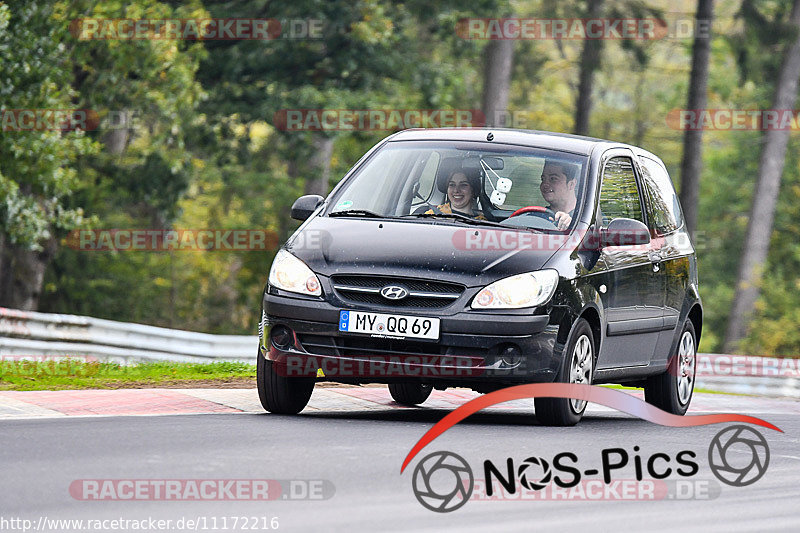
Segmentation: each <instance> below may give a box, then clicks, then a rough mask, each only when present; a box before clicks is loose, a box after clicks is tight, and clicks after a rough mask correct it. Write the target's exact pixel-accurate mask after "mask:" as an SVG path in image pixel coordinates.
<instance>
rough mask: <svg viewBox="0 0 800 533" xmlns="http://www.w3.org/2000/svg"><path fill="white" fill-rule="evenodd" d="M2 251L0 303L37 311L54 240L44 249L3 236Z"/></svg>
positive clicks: (55, 246) (48, 242) (52, 252)
mask: <svg viewBox="0 0 800 533" xmlns="http://www.w3.org/2000/svg"><path fill="white" fill-rule="evenodd" d="M2 244H3V246H2V253H1V254H0V306H2V307H11V308H14V309H22V310H24V311H35V310H36V309H37V307H38V306H39V296H40V295H41V293H42V284H43V283H44V273H45V270H47V266H48V265H49V264H50V261H51V260H52V259H53V256H54V254H55V251H56V248H57V245H56V241H55V239H50V240H48V241H47V242H46V243H44V249H43V250H41V251H34V250H29V249H27V248H25V247H23V246H17V245H15V244H12V243H10V242H8V240H7V239H6V238H4V239H3V243H2Z"/></svg>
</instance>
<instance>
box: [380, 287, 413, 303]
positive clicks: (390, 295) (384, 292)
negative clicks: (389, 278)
mask: <svg viewBox="0 0 800 533" xmlns="http://www.w3.org/2000/svg"><path fill="white" fill-rule="evenodd" d="M381 296H383V297H384V298H386V299H387V300H402V299H403V298H405V297H406V296H408V290H407V289H406V288H405V287H401V286H399V285H387V286H385V287H384V288H382V289H381Z"/></svg>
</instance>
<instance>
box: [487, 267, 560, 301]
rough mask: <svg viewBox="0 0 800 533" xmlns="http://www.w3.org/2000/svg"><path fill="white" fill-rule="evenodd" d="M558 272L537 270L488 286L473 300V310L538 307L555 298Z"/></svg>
mask: <svg viewBox="0 0 800 533" xmlns="http://www.w3.org/2000/svg"><path fill="white" fill-rule="evenodd" d="M556 285H558V272H557V271H555V270H537V271H535V272H526V273H525V274H517V275H516V276H511V277H510V278H505V279H501V280H499V281H495V282H494V283H492V284H490V285H487V286H486V287H484V288H483V289H481V290H480V292H478V294H476V295H475V298H473V300H472V308H473V309H519V308H521V307H536V306H538V305H542V304H545V303H547V302H548V301H549V300H550V298H552V297H553V293H554V292H555V290H556Z"/></svg>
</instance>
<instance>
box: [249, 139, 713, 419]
mask: <svg viewBox="0 0 800 533" xmlns="http://www.w3.org/2000/svg"><path fill="white" fill-rule="evenodd" d="M292 217H293V218H296V219H298V220H303V221H304V223H303V224H302V225H301V226H300V228H299V229H298V230H297V231H296V232H295V233H294V235H292V237H291V238H290V239H289V240H288V241H287V243H286V244H285V245H284V246H283V247H282V248H281V250H280V251H279V252H278V254H277V256H276V257H275V260H274V262H273V264H272V268H271V270H270V274H269V281H268V283H267V285H266V287H265V289H264V294H263V307H262V314H261V327H260V336H261V340H260V347H259V355H258V380H257V381H258V392H259V396H260V399H261V403H262V405H263V406H264V408H265V409H266V410H267V411H271V412H275V413H297V412H299V411H301V410H302V409H303V408H304V407H305V406H306V405H307V403H308V401H309V398H310V396H311V392H312V390H313V388H314V384H315V382H316V381H317V380H326V381H337V382H342V383H353V384H363V383H370V382H372V383H387V384H388V386H389V390H390V393H391V395H392V397H393V398H394V400H395V401H397V402H399V403H401V404H405V405H417V404H420V403H422V402H424V401H425V400H426V399H427V398H428V396H429V395H430V393H431V390H432V389H433V388H436V389H445V388H446V387H470V388H473V389H474V390H477V391H479V392H489V391H493V390H497V389H499V388H503V387H506V386H510V385H515V384H520V383H530V382H553V381H556V382H565V383H585V384H598V383H624V384H626V385H633V386H640V387H644V390H645V399H646V400H647V401H648V402H650V403H651V404H654V405H656V406H658V407H660V408H662V409H664V410H666V411H668V412H670V413H675V414H683V413H685V412H686V410H687V408H688V406H689V403H690V401H691V398H692V392H693V389H694V375H695V364H696V346H697V344H698V341H699V338H700V333H701V328H702V307H701V303H700V296H699V294H698V279H697V264H696V258H695V253H694V248H693V246H692V243H691V240H690V237H689V235H688V233H687V232H686V230H685V226H684V223H683V218H682V214H681V208H680V205H679V203H678V199H677V196H676V194H675V191H674V189H673V186H672V182H671V180H670V177H669V174H668V173H667V170H666V168H665V167H664V164H663V163H662V162H661V160H660V159H659V158H658V157H656V156H655V155H653V154H652V153H650V152H647V151H645V150H642V149H640V148H637V147H634V146H629V145H625V144H620V143H615V142H610V141H604V140H599V139H592V138H586V137H578V136H572V135H563V134H555V133H547V132H536V131H520V130H504V129H493V130H489V129H435V130H422V129H420V130H406V131H402V132H400V133H397V134H394V135H391V136H390V137H388V138H386V139H384V140H383V141H381V142H380V143H378V144H377V145H376V146H375V147H373V148H372V149H371V150H370V151H369V152H368V153H367V154H366V155H364V157H362V158H361V160H360V161H358V163H356V165H355V166H354V167H353V168H352V170H350V172H349V173H348V174H347V175H346V176H345V177H344V179H343V180H342V181H341V182H340V183H339V184H338V185H337V186H336V188H335V189H334V190H333V191H332V192H331V194H330V195H329V196H328V197H327V199H323V198H322V197H320V196H303V197H301V198H299V199H298V200H297V201H296V202H295V204H294V205H293V206H292ZM585 407H586V402H584V401H581V400H574V399H573V400H570V399H557V398H543V399H536V401H535V412H536V416H537V418H538V419H539V420H540V422H542V423H543V424H548V425H571V424H575V423H577V422H578V420H580V418H581V416H582V414H583V412H584V410H585Z"/></svg>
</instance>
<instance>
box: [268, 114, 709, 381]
mask: <svg viewBox="0 0 800 533" xmlns="http://www.w3.org/2000/svg"><path fill="white" fill-rule="evenodd" d="M491 131H492V132H493V133H494V141H493V143H492V144H495V145H497V144H512V145H521V146H533V147H537V148H547V149H554V150H561V151H565V152H570V153H575V154H583V155H587V156H589V165H587V171H586V172H587V178H588V179H585V180H584V183H585V187H584V190H583V191H582V193H581V195H580V196H579V208H580V209H579V212H577V223H576V227H575V228H574V230H573V233H575V232H585V233H587V234H595V233H596V231H597V230H596V229H595V228H598V227H599V219H598V213H597V209H596V205H597V199H598V196H599V190H600V185H601V176H600V170H601V169H602V168H604V164H605V162H606V161H607V160H608V159H609V158H610V157H612V156H614V155H620V154H625V155H628V156H629V157H630V158H631V159H632V161H633V162H634V169H635V172H636V174H637V180H638V179H640V178H641V170H640V168H639V161H638V156H640V155H646V156H648V157H650V158H655V159H656V160H658V158H657V157H655V156H653V154H650V153H648V152H646V151H644V150H641V149H639V148H636V147H632V146H628V145H623V144H619V143H612V142H609V141H602V140H598V139H590V138H585V137H576V136H570V135H561V134H550V133H544V132H525V131H519V130H502V129H499V130H491ZM487 132H488V130H408V131H405V132H400V133H398V134H395V135H393V136H390V137H389V138H387V139H385V140H384V141H382V142H381V143H379V144H378V145H376V146H375V147H373V149H372V150H370V151H369V152H368V153H367V154H365V155H364V157H362V159H361V160H360V161H359V162H358V163H357V164H356V165H355V166H354V167H353V169H352V170H351V171H350V173H348V175H347V176H345V178H344V179H343V180H342V182H340V184H339V185H338V186H337V187H336V188H334V190H333V191H332V193H331V194H330V195H329V197H328V199H329V200H330V199H331V198H335V197H336V193H337V190H338V189H339V187H341V185H342V183H344V182H346V180H347V179H348V177H349V176H350V175H352V173H353V172H355V171H356V170H357V169H358V168H359V166H360V165H362V164H363V163H364V162H365V161H367V160H368V158H369V157H371V156H372V155H373V154H374V153H375V152H376V150H378V149H379V148H380V147H381V146H383V145H384V144H385V143H387V142H402V141H404V140H428V139H433V140H449V141H465V142H466V141H468V142H478V141H484V140H485V138H486V135H487ZM642 202H643V203H644V204H645V205H644V206H643V213H644V216H645V218H646V219H649V217H648V213H649V211H650V206H649V205H647V199H646V197H645V196H643V195H642ZM327 207H328V202H327V201H326V202H325V203H323V204H321V205H320V206H319V207H318V208H317V210H316V211H315V213H314V214H312V215H311V217H310V218H309V219H308V220H307V221H305V222H304V223H303V224H302V225H301V227H300V228H299V229H298V231H297V232H296V233H295V235H294V236H293V237H292V238H290V240H289V241H288V242H287V244H286V246H285V248H286V249H287V250H288V251H289V252H291V253H293V254H294V255H295V256H297V257H298V258H299V259H301V260H302V261H303V262H305V263H306V265H308V267H309V268H311V270H312V271H314V272H315V273H316V274H317V275H318V277H319V279H320V282H321V285H322V290H323V297H322V298H314V297H310V296H302V295H297V294H292V293H287V292H284V291H281V290H279V289H276V288H274V287H270V286H269V285H268V286H267V287H265V291H264V295H263V309H264V310H265V314H266V317H267V320H268V322H269V324H270V325H273V326H274V325H276V324H283V325H286V326H288V327H290V328H292V330H293V331H295V332H297V333H298V334H300V335H303V334H306V335H309V334H313V335H321V336H331V337H337V336H339V335H340V334H339V332H338V312H339V310H340V309H353V310H369V311H375V312H386V311H387V310H388V311H391V310H394V311H395V312H398V313H403V314H411V315H416V316H436V317H439V318H441V320H442V322H441V340H440V342H439V344H441V345H443V346H448V347H449V348H448V349H447V353H457V354H459V355H462V354H464V355H468V354H470V351H477V352H479V353H481V356H482V357H484V359H485V367H484V373H483V375H481V376H480V378H475V379H472V380H467V379H462V380H459V383H454V382H452V381H448V380H445V379H441V380H439V379H438V378H429V379H426V381H430V382H433V383H438V382H439V381H441V383H439V384H444V385H454V384H463V385H472V386H473V387H474V388H476V389H479V390H480V389H481V388H485V389H487V390H490V389H491V388H492V387H493V386H494V385H497V386H500V385H503V384H509V383H515V382H528V381H552V380H553V379H554V377H555V376H556V374H557V372H558V370H559V368H560V365H561V364H562V361H563V358H564V356H563V353H562V351H563V348H564V343H565V342H566V339H567V336H568V334H569V331H570V329H571V327H572V325H573V324H574V323H575V321H576V320H577V319H578V318H579V317H583V318H586V319H587V320H588V321H589V323H590V325H591V326H592V330H593V332H594V336H595V344H596V345H598V346H599V352H598V355H597V361H596V367H597V371H596V373H595V377H594V381H595V383H601V382H620V383H621V382H629V381H638V380H641V379H642V378H645V377H647V376H650V375H655V374H658V373H661V372H663V371H664V370H665V369H666V368H667V362H668V357H669V355H670V354H672V353H675V350H676V347H677V342H678V339H679V337H680V333H681V328H682V325H683V324H684V322H685V321H686V320H692V321H693V322H694V326H695V330H696V332H697V336H698V340H699V337H700V333H701V329H702V306H701V302H700V297H699V293H698V280H697V268H696V259H695V256H694V249H693V247H692V244H691V241H690V238H689V236H688V234H687V233H686V229H685V226H681V227H680V228H678V229H676V230H675V231H673V232H671V233H670V234H668V235H657V234H656V233H655V231H654V230H653V235H652V236H653V240H652V241H651V243H650V244H649V245H647V246H646V247H626V246H619V247H601V248H600V249H599V250H598V249H596V248H595V249H586V248H584V247H582V246H580V244H576V242H575V241H574V240H566V242H565V244H564V245H563V246H562V247H561V248H560V249H558V250H555V251H552V250H538V251H537V250H519V251H515V252H511V253H509V252H506V251H482V252H474V251H463V250H457V249H455V248H454V246H453V238H454V234H456V233H457V232H464V231H475V230H478V229H480V228H472V227H469V226H465V225H463V224H459V223H457V222H449V221H433V222H432V221H429V220H426V221H419V220H414V219H408V220H402V221H396V220H378V219H368V218H332V217H327V216H320V214H321V213H322V212H323V211H324V210H325V209H326V208H327ZM648 225H649V224H648ZM508 231H522V230H508ZM303 232H316V234H317V235H320V236H321V238H322V240H323V242H322V246H318V247H308V246H303V244H302V243H303V239H302V238H301V235H302V234H303ZM543 268H554V269H556V270H557V271H558V272H559V275H560V281H559V284H558V287H557V289H556V292H555V294H554V296H553V298H552V299H551V300H550V302H548V303H547V304H546V305H545V306H542V307H540V308H536V309H518V310H495V311H475V310H473V309H471V308H470V307H469V304H470V302H471V299H472V297H473V296H474V295H475V294H476V293H477V292H478V291H479V290H480V289H481V288H482V287H484V286H486V285H488V284H489V283H492V282H494V281H497V280H499V279H502V278H505V277H508V276H511V275H514V274H517V273H522V272H528V271H533V270H538V269H543ZM337 273H347V274H359V273H360V274H369V275H372V276H379V277H380V276H386V279H387V280H389V279H392V278H393V277H397V276H403V277H409V278H422V279H440V280H446V281H451V282H455V283H458V284H461V285H463V286H464V287H465V289H464V292H463V293H462V294H461V296H460V297H459V298H458V299H457V300H456V301H454V302H453V303H452V304H451V305H449V306H447V307H445V308H441V309H436V310H435V311H431V310H419V309H402V310H397V309H396V308H391V307H386V306H380V305H375V304H369V305H361V306H359V305H357V304H355V305H354V304H353V303H352V302H348V301H346V300H342V299H341V298H340V297H339V295H338V294H337V293H336V292H335V291H334V290H333V288H332V286H331V279H330V276H331V275H334V274H337ZM603 287H604V288H605V291H602V290H601V288H603ZM379 342H380V341H379ZM508 343H514V344H516V345H518V346H519V347H520V348H521V350H522V353H523V354H525V356H526V359H525V364H524V365H523V366H522V367H521V368H520V369H517V370H523V371H522V372H511V373H507V372H506V373H503V372H501V373H496V372H492V371H491V369H490V367H491V365H492V364H494V363H495V361H496V358H497V356H499V354H500V351H501V350H502V349H503V347H504V346H506V345H507V344H508ZM395 345H396V343H395ZM643 347H644V348H643ZM261 353H262V355H263V356H265V357H268V358H269V359H273V360H279V359H280V358H281V357H283V356H285V355H286V354H287V353H292V354H295V355H302V354H303V353H304V352H303V351H302V349H296V350H278V349H276V347H275V346H273V345H269V343H268V341H267V339H262V345H261ZM342 381H348V380H342ZM353 381H355V382H369V381H391V379H380V378H375V379H358V380H353ZM470 381H472V383H470Z"/></svg>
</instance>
